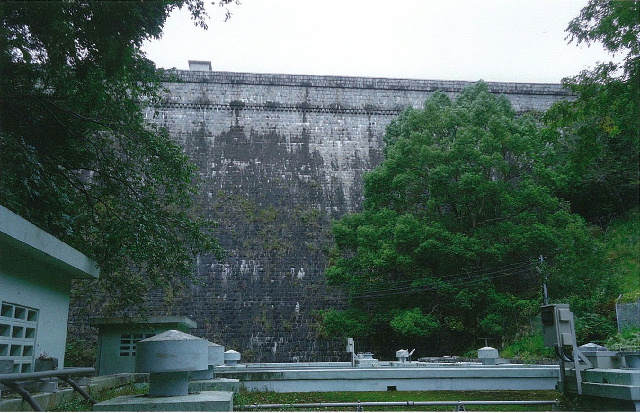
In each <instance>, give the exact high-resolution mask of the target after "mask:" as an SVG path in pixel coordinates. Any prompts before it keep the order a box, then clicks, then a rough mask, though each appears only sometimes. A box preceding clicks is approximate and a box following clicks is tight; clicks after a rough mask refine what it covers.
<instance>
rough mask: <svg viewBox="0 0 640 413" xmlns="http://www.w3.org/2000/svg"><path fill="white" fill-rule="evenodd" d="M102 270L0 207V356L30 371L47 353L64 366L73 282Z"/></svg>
mask: <svg viewBox="0 0 640 413" xmlns="http://www.w3.org/2000/svg"><path fill="white" fill-rule="evenodd" d="M99 272H100V271H99V268H98V266H97V264H96V263H95V262H94V261H93V260H91V259H89V258H88V257H87V256H85V255H83V254H82V253H80V252H79V251H77V250H76V249H74V248H71V247H70V246H69V245H67V244H65V243H64V242H62V241H60V240H59V239H57V238H55V237H54V236H52V235H51V234H49V233H47V232H45V231H43V230H41V229H40V228H38V227H36V226H35V225H33V224H31V223H30V222H28V221H27V220H25V219H23V218H21V217H20V216H18V215H16V214H14V213H13V212H11V211H9V210H8V209H7V208H5V207H3V206H0V306H1V311H0V360H13V362H14V364H13V372H15V373H27V372H31V371H33V368H34V364H35V359H36V358H38V357H39V356H40V355H45V354H46V355H47V356H49V357H55V358H57V359H58V364H59V368H62V367H63V366H64V351H65V343H66V339H67V318H68V315H69V296H70V291H71V280H72V279H73V278H89V279H96V278H98V276H99Z"/></svg>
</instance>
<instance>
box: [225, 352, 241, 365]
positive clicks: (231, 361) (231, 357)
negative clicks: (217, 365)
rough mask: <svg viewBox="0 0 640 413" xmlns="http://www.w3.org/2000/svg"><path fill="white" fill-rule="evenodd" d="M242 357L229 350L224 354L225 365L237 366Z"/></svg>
mask: <svg viewBox="0 0 640 413" xmlns="http://www.w3.org/2000/svg"><path fill="white" fill-rule="evenodd" d="M241 357H242V355H241V354H240V353H238V352H237V351H235V350H227V351H225V352H224V364H226V365H227V366H235V365H237V364H238V362H239V361H240V358H241Z"/></svg>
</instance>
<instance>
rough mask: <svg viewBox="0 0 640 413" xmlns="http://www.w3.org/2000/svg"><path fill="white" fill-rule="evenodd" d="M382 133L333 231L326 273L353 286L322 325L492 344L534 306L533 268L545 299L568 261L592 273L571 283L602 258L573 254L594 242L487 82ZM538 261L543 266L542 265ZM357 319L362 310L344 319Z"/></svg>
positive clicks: (540, 142)
mask: <svg viewBox="0 0 640 413" xmlns="http://www.w3.org/2000/svg"><path fill="white" fill-rule="evenodd" d="M385 139H386V148H385V160H384V162H383V163H382V164H381V165H380V167H378V168H377V169H375V170H374V171H373V172H371V173H370V174H368V175H367V176H366V177H365V197H366V200H365V206H364V211H363V212H361V213H357V214H353V215H349V216H345V217H344V218H342V219H341V220H340V221H338V222H336V223H335V225H334V228H333V230H334V236H335V239H336V247H337V251H336V254H335V256H334V261H333V264H332V266H331V267H330V268H329V269H328V270H327V278H328V280H329V282H330V283H333V284H338V285H342V286H343V287H344V288H346V289H347V290H348V291H349V293H350V297H351V303H352V309H351V310H349V312H346V313H345V312H338V311H329V312H327V313H326V314H325V326H326V328H327V330H328V331H329V332H331V333H333V334H343V335H356V336H362V334H363V333H364V335H365V336H371V337H374V336H375V337H376V338H377V339H378V340H379V339H380V338H382V337H386V338H387V339H393V338H395V339H397V340H398V341H405V342H406V341H409V342H412V343H414V344H415V345H418V344H420V343H425V342H433V341H434V340H435V341H436V342H440V343H441V345H445V344H444V343H450V342H452V341H455V342H456V343H459V344H462V345H469V344H471V345H473V342H474V340H475V339H476V338H478V337H493V338H496V339H498V344H500V342H501V341H502V339H508V338H509V337H512V336H514V335H515V334H516V333H517V332H518V331H519V329H520V327H521V326H522V325H523V324H525V325H528V324H529V319H530V317H531V316H532V315H533V314H535V312H536V311H537V306H538V304H539V297H540V291H541V284H542V277H541V273H542V272H543V271H544V272H545V274H546V275H548V276H549V288H550V293H551V294H552V295H554V296H555V297H560V296H566V295H567V294H566V293H565V291H563V290H564V289H565V288H566V287H567V281H568V280H569V279H571V280H574V277H568V273H573V272H574V271H575V270H576V264H575V262H576V260H577V259H580V260H582V261H581V262H584V263H588V265H589V266H590V267H591V268H581V270H582V271H587V272H583V273H581V274H580V278H588V277H589V276H590V275H592V276H594V277H595V274H596V270H597V268H598V267H599V266H598V265H597V264H594V262H593V261H592V260H590V259H589V260H583V258H582V257H581V255H583V251H594V250H595V249H597V246H596V243H595V241H594V239H593V237H592V236H591V233H590V231H589V228H588V226H587V225H586V223H585V222H584V220H583V219H582V218H581V217H580V216H578V215H575V214H572V213H570V211H569V208H568V204H567V203H566V202H564V201H562V200H561V199H559V198H557V197H556V196H554V195H553V188H551V187H550V186H549V185H548V184H549V183H550V182H554V181H555V180H556V178H555V171H554V170H553V168H551V165H550V164H549V160H550V159H554V157H553V156H551V155H550V154H548V150H549V146H548V145H547V142H546V141H545V140H544V136H543V134H541V133H540V129H539V127H538V126H537V124H536V122H535V120H534V119H532V118H530V117H528V116H522V117H517V116H516V114H515V112H514V111H513V110H512V108H511V106H510V104H509V102H508V101H507V100H506V98H504V97H496V96H495V95H493V94H491V93H489V91H488V90H487V86H486V85H485V84H484V83H482V82H480V83H478V84H476V85H474V86H471V87H469V88H467V89H465V90H464V91H462V93H461V94H460V95H459V96H458V97H457V99H456V100H454V101H452V100H450V99H449V98H448V97H447V96H446V95H445V94H443V93H435V94H434V95H433V96H432V97H430V99H429V100H428V101H427V102H426V104H425V108H424V110H415V109H408V110H406V111H405V112H404V113H402V114H401V115H400V117H399V118H398V119H397V120H395V121H394V122H392V123H391V124H390V125H389V127H388V128H387V134H386V137H385ZM540 256H542V257H546V260H547V262H550V263H552V264H553V268H548V269H547V268H542V267H540V266H538V265H537V264H536V262H537V260H538V259H539V257H540ZM581 285H584V282H582V283H581ZM580 292H581V294H582V295H581V296H584V294H586V295H587V296H591V295H593V294H594V293H593V292H589V291H580ZM355 314H362V315H364V314H366V316H361V317H358V318H357V322H356V323H355V325H354V323H353V322H352V321H350V320H353V318H354V317H353V316H354V315H355ZM345 316H346V317H345ZM354 327H355V329H354ZM446 345H447V346H450V345H451V344H446Z"/></svg>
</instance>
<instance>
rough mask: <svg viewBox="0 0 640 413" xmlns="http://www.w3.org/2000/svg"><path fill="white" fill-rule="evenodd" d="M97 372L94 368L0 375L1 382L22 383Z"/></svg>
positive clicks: (72, 368)
mask: <svg viewBox="0 0 640 413" xmlns="http://www.w3.org/2000/svg"><path fill="white" fill-rule="evenodd" d="M95 372H96V369H94V368H93V367H71V368H68V369H59V370H46V371H34V372H32V373H5V374H0V381H21V380H33V379H43V378H45V377H59V376H77V375H79V374H91V373H95Z"/></svg>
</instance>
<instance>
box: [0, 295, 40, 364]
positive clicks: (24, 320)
mask: <svg viewBox="0 0 640 413" xmlns="http://www.w3.org/2000/svg"><path fill="white" fill-rule="evenodd" d="M37 329H38V310H37V309H35V308H29V307H25V306H22V305H18V304H13V303H6V302H2V303H1V305H0V360H13V372H14V373H30V372H32V371H33V364H34V357H35V354H34V349H35V345H36V332H37Z"/></svg>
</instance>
